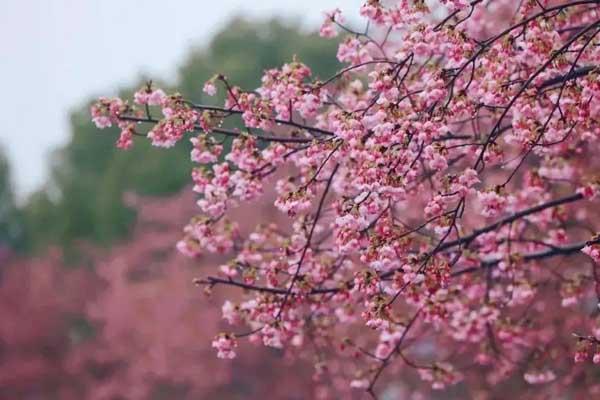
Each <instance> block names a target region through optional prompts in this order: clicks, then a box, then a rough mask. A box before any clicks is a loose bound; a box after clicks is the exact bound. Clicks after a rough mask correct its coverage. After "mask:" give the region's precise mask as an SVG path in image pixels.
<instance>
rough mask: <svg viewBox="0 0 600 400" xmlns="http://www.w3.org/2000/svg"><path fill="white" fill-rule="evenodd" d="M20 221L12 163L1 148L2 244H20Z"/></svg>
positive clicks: (0, 204)
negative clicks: (12, 176) (12, 178)
mask: <svg viewBox="0 0 600 400" xmlns="http://www.w3.org/2000/svg"><path fill="white" fill-rule="evenodd" d="M20 222H21V221H20V214H19V212H18V210H17V207H16V204H15V195H14V189H13V186H12V182H11V175H10V165H9V163H8V159H7V158H6V156H5V154H4V151H2V149H1V148H0V246H10V247H15V246H17V245H18V244H19V242H20V239H21V236H22V229H21V225H22V224H21V223H20Z"/></svg>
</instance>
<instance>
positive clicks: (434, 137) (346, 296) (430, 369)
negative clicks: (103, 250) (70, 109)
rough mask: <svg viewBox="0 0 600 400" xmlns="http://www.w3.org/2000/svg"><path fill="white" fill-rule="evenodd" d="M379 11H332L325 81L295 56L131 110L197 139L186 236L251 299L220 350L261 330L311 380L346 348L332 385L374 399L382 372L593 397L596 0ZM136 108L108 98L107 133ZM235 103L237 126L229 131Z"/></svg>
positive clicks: (230, 305)
mask: <svg viewBox="0 0 600 400" xmlns="http://www.w3.org/2000/svg"><path fill="white" fill-rule="evenodd" d="M383 3H384V2H379V1H373V0H370V1H367V3H366V4H365V5H364V6H363V7H362V8H361V10H360V13H361V15H362V16H363V18H365V20H367V24H366V26H367V28H366V29H365V30H364V31H359V30H353V29H351V28H349V27H347V26H345V25H343V23H344V19H343V17H342V13H341V11H340V10H335V11H332V12H329V13H327V14H326V18H325V22H324V25H323V26H322V27H321V29H320V33H321V35H322V36H324V37H326V38H331V37H335V36H337V35H339V34H340V33H342V32H346V33H348V36H347V37H346V38H345V39H343V40H342V41H341V42H340V44H339V50H338V52H337V59H338V60H339V61H340V62H342V63H344V64H345V67H344V68H343V69H341V70H340V71H339V73H337V74H336V75H334V76H332V77H330V78H329V79H326V80H319V79H315V78H313V77H312V73H311V71H310V69H309V68H308V67H307V66H306V65H304V64H302V63H301V62H299V61H298V60H296V59H294V60H293V61H292V62H290V63H288V64H285V65H283V66H282V67H281V68H275V69H270V70H267V71H266V72H265V74H264V76H263V79H262V84H261V86H260V87H259V88H258V89H256V90H254V91H244V90H243V89H242V88H239V87H236V86H234V85H233V84H232V83H230V82H229V81H228V80H227V78H226V77H224V76H221V75H218V76H217V78H213V79H211V80H209V81H208V82H207V83H206V84H205V86H204V91H205V92H206V93H207V94H210V95H213V94H215V93H216V92H217V88H216V85H219V86H222V89H223V91H224V93H226V99H225V102H224V104H223V106H222V107H215V106H208V105H202V104H192V103H189V102H187V101H184V100H183V99H182V98H181V97H179V96H177V95H172V96H167V95H162V94H161V95H155V93H157V92H158V93H161V92H159V89H152V88H147V89H145V90H147V91H148V92H147V93H145V95H146V96H147V98H148V100H145V99H146V97H144V95H139V96H138V95H136V102H137V103H138V104H140V105H146V104H150V98H153V99H154V98H158V97H160V100H157V101H154V100H153V101H152V103H153V105H154V104H156V105H158V106H159V107H161V108H162V113H163V115H164V118H163V119H161V120H159V121H155V120H153V119H152V118H150V115H148V113H147V112H146V115H145V117H144V116H143V115H142V117H139V116H138V118H137V120H136V121H137V122H142V123H150V124H154V127H153V128H152V130H151V131H150V133H149V135H148V136H149V138H150V139H151V140H152V143H153V144H155V145H157V146H171V145H173V144H175V142H177V141H178V140H180V139H181V138H182V137H183V136H184V134H185V133H187V132H191V131H198V132H200V133H199V136H194V137H193V138H192V143H193V145H194V149H193V151H192V160H193V161H194V162H196V163H197V164H198V167H197V168H195V169H194V171H193V172H192V180H193V183H194V191H196V192H197V193H198V194H199V195H200V199H199V200H198V206H199V209H200V213H201V215H200V216H196V217H194V218H193V219H192V221H191V222H190V224H189V225H188V226H187V227H186V228H185V238H184V239H183V240H182V241H181V242H180V243H179V244H178V247H179V249H180V250H181V251H183V252H184V253H185V254H187V255H190V256H193V257H197V256H200V255H201V254H204V253H211V252H219V253H227V252H233V253H235V254H234V256H233V258H232V260H231V261H230V262H229V263H227V264H226V265H221V266H220V268H219V269H218V271H217V272H215V273H214V274H212V275H209V276H206V277H203V278H199V280H198V281H197V282H198V283H199V284H201V285H206V286H207V287H208V288H213V287H215V286H219V285H224V286H232V287H236V288H239V289H240V290H244V293H245V299H244V300H243V301H241V302H233V301H229V302H227V303H226V304H225V305H224V307H223V314H224V318H225V319H226V320H227V321H228V322H229V323H231V324H232V325H234V326H235V327H233V328H232V331H231V333H228V334H223V335H220V336H218V337H217V339H215V342H214V343H213V344H214V346H215V347H216V348H217V350H218V353H219V357H223V358H232V357H233V356H234V355H235V352H234V351H233V349H234V348H235V345H236V343H237V342H236V340H237V339H239V338H241V337H248V338H249V340H250V341H251V342H257V343H263V344H264V345H266V346H270V347H275V348H282V349H284V351H286V352H287V353H289V354H300V355H302V354H305V353H311V354H313V355H314V357H315V359H317V360H318V361H317V362H316V363H315V369H316V371H317V372H316V373H315V379H326V378H325V377H324V376H325V375H326V374H324V373H322V371H323V369H324V368H326V367H324V365H325V366H326V365H329V364H328V363H333V361H332V360H335V359H339V358H340V357H342V358H344V357H348V358H349V359H350V360H351V365H352V366H353V367H352V370H353V373H349V371H348V370H347V369H344V368H336V369H335V371H334V370H333V367H332V369H331V370H330V375H334V378H331V379H337V378H338V377H339V376H343V377H345V378H347V379H348V381H349V385H351V386H352V387H355V388H360V389H364V390H366V391H368V392H369V393H371V394H372V395H375V393H376V385H379V384H378V381H379V379H384V378H382V377H384V376H385V375H386V374H384V372H385V371H384V370H389V369H391V370H394V371H399V372H400V373H403V374H407V376H411V375H409V374H411V373H413V374H414V376H415V377H417V378H418V379H420V380H421V382H422V383H420V384H416V385H415V393H421V394H422V393H423V391H426V390H430V389H432V390H444V389H446V388H447V387H449V386H453V385H464V386H466V387H467V388H475V387H483V386H486V385H487V386H486V387H488V390H489V391H493V390H495V389H494V387H495V385H497V384H498V383H500V382H503V381H507V380H509V379H511V378H515V377H518V379H519V381H520V382H521V383H522V384H523V385H535V387H537V388H538V390H540V391H543V390H548V392H540V393H542V394H541V395H540V396H542V397H543V393H553V395H554V393H556V391H558V390H561V391H563V392H564V393H575V392H577V391H580V393H584V392H586V391H587V392H588V393H599V392H600V387H598V386H597V385H594V384H593V383H589V384H587V383H586V384H582V385H581V386H580V387H574V386H573V385H571V382H573V377H574V376H582V377H587V378H581V379H579V380H578V382H593V379H594V378H593V376H595V375H594V374H597V370H594V369H593V366H589V365H587V364H586V361H587V360H588V358H590V357H591V358H593V361H594V362H596V358H598V357H596V356H590V354H592V352H593V350H590V349H589V348H588V347H590V346H595V344H594V343H593V342H594V341H593V340H584V341H579V342H580V343H583V344H579V345H578V344H577V343H576V342H577V341H576V340H573V333H577V332H579V331H581V332H582V333H586V332H588V331H590V330H591V331H594V330H597V329H598V326H600V321H597V320H595V319H594V317H590V316H589V315H590V313H591V312H590V308H592V309H593V308H595V304H597V303H598V302H599V301H600V270H598V268H600V267H599V266H598V265H597V264H598V261H600V250H599V249H600V244H599V243H600V238H599V237H598V236H596V235H595V234H594V233H593V232H594V224H595V223H596V221H597V220H598V207H595V204H594V203H595V201H596V197H597V196H596V192H597V191H598V190H597V186H598V185H597V183H596V182H597V178H596V177H595V176H594V171H595V170H597V168H598V167H599V165H598V163H599V162H598V161H597V158H596V157H594V155H595V153H596V152H597V151H598V146H599V145H600V128H599V126H600V125H599V124H598V122H600V113H598V111H600V85H599V84H598V73H597V71H598V67H599V64H598V63H599V61H600V46H598V45H599V44H600V42H599V40H598V38H597V35H598V34H599V33H600V6H599V5H598V2H597V1H592V0H587V1H586V0H582V1H577V2H564V3H563V2H554V1H548V0H540V1H523V2H512V1H509V0H475V1H471V2H467V1H463V0H446V1H440V2H439V4H438V5H437V6H435V7H433V6H432V8H429V7H428V5H427V4H426V3H427V2H412V1H407V0H398V1H394V2H389V3H391V4H387V2H385V3H386V4H385V5H384V4H383ZM153 96H154V97H153ZM125 104H126V103H125V102H123V101H122V100H113V101H110V102H107V100H104V99H101V100H100V102H99V103H98V104H97V105H96V106H94V108H93V110H92V114H93V117H94V120H95V121H96V123H97V125H98V126H99V127H104V126H108V125H110V124H112V123H117V122H118V121H131V120H132V119H131V118H128V117H127V116H131V115H138V114H139V113H140V112H141V111H139V110H135V109H129V108H124V107H126V106H125ZM127 107H129V106H127ZM136 113H138V114H136ZM142 114H143V112H142ZM232 116H240V117H241V120H242V121H243V123H244V125H245V126H244V129H243V130H240V129H229V128H226V126H227V121H229V120H231V117H232ZM232 137H233V139H231V141H230V142H229V141H228V140H229V139H228V138H232ZM225 143H231V144H230V145H229V144H227V145H226V144H225ZM271 188H274V192H275V193H273V190H271ZM269 196H270V197H269ZM259 197H266V198H270V199H271V198H272V199H271V201H272V203H273V205H274V208H276V209H278V210H279V211H281V212H282V216H281V219H280V220H278V221H276V222H273V223H268V221H266V222H267V223H265V224H261V225H260V226H257V227H256V229H255V230H253V231H251V232H241V231H240V230H239V229H238V228H237V226H236V224H235V222H234V221H233V220H234V216H235V209H236V206H237V205H238V204H239V203H240V202H249V201H253V200H254V199H257V198H259ZM239 217H240V216H238V218H239ZM241 217H242V218H243V216H241ZM590 231H592V233H590ZM566 260H576V261H566ZM554 310H564V314H563V316H562V317H561V318H555V316H554V315H553V311H554ZM244 326H245V327H246V328H245V329H246V331H244V330H243V328H242V327H244ZM234 332H238V333H234ZM348 336H349V337H350V338H351V339H350V340H351V343H352V345H351V346H349V345H348V343H350V342H347V341H345V339H343V338H344V337H348ZM591 337H594V336H593V335H592V336H591ZM597 339H599V340H600V338H597ZM594 340H596V339H594ZM332 344H334V346H332ZM335 345H337V346H335ZM577 346H580V347H581V348H579V349H577ZM338 347H339V348H344V349H351V351H347V350H345V351H340V352H335V351H332V349H334V348H338ZM573 354H576V356H575V360H576V361H578V363H577V364H575V363H572V362H571V361H572V359H573ZM465 359H467V360H469V361H472V360H475V361H476V362H475V364H477V365H478V366H475V367H473V365H472V364H473V363H472V362H470V363H464V362H461V361H464V360H465ZM599 360H600V358H599ZM392 361H393V362H392ZM580 361H581V363H579V362H580ZM464 364H469V365H470V366H464ZM331 365H333V364H331ZM390 366H392V367H390ZM524 366H525V367H526V368H525V369H524ZM523 371H525V372H523ZM469 382H471V383H475V384H474V385H466V384H467V383H469ZM465 390H467V389H465Z"/></svg>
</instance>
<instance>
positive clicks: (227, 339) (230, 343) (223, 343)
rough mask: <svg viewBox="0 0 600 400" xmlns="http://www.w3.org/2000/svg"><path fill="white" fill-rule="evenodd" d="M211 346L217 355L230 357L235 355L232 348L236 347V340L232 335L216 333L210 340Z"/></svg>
mask: <svg viewBox="0 0 600 400" xmlns="http://www.w3.org/2000/svg"><path fill="white" fill-rule="evenodd" d="M212 347H214V348H215V349H217V352H218V353H217V357H219V358H225V359H232V358H235V357H236V353H235V351H234V349H235V348H236V347H237V341H236V340H235V337H234V336H233V335H229V334H225V333H222V334H220V335H217V337H216V338H215V340H213V342H212Z"/></svg>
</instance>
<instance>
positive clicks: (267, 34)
mask: <svg viewBox="0 0 600 400" xmlns="http://www.w3.org/2000/svg"><path fill="white" fill-rule="evenodd" d="M335 46H336V44H335V43H334V42H332V41H327V40H323V39H320V38H319V37H318V36H316V35H314V34H306V33H302V32H301V31H300V29H299V28H298V26H295V25H294V24H290V23H288V22H286V23H285V24H283V23H281V22H279V21H277V20H271V21H265V22H260V23H256V22H249V21H246V20H244V19H241V18H236V19H233V20H231V21H230V23H228V24H227V25H226V27H225V28H224V29H223V30H222V31H221V32H219V33H217V35H216V36H215V37H214V38H213V40H212V41H211V42H210V43H209V45H208V46H207V47H206V48H197V49H193V50H192V51H191V52H190V54H189V56H188V57H187V59H186V60H185V61H184V63H183V65H182V66H181V67H180V68H179V73H178V78H177V82H176V84H175V85H174V87H175V90H178V91H179V92H181V93H182V94H183V95H184V96H186V97H188V98H190V99H192V100H193V101H204V102H208V101H212V102H215V101H222V97H221V98H217V99H207V98H206V96H203V93H202V86H203V84H204V82H205V81H206V80H208V79H209V78H211V77H212V76H213V75H214V74H215V73H217V72H218V73H223V74H224V75H226V76H227V77H228V78H229V80H230V81H231V82H232V83H233V84H236V85H239V86H241V87H244V88H255V87H257V86H259V84H260V77H261V75H262V72H263V71H264V70H265V69H268V68H273V67H277V66H279V65H280V64H282V63H284V62H287V61H290V60H291V59H292V57H293V56H294V55H297V56H298V57H299V58H300V59H301V60H302V61H304V62H305V63H306V64H307V65H310V66H311V67H312V68H313V73H314V74H315V75H317V76H320V77H327V76H329V75H331V74H333V73H335V71H336V70H337V68H338V64H337V61H336V60H335V59H331V58H329V59H327V58H325V55H329V54H334V52H335ZM292 49H294V51H295V52H296V53H293V52H292ZM145 81H146V79H144V78H140V80H139V84H138V85H135V86H134V87H130V88H124V89H123V90H122V91H121V93H120V95H121V96H122V97H130V96H131V94H132V93H133V91H135V90H137V89H138V88H139V87H141V86H142V85H143V83H144V82H145ZM159 86H161V87H163V88H165V85H164V84H161V85H159ZM89 105H90V104H89V103H87V104H84V105H82V106H81V107H79V108H78V109H76V110H75V111H73V112H72V114H71V139H70V141H69V143H68V144H67V145H66V146H65V147H63V148H62V149H60V150H58V151H57V152H56V153H55V154H54V157H53V163H52V174H51V176H52V178H51V182H49V184H48V185H47V187H46V188H45V189H43V190H40V191H39V192H37V193H34V194H33V195H32V196H31V198H30V199H29V200H28V202H27V204H26V206H25V208H24V210H23V211H24V215H25V228H26V229H25V230H26V243H27V247H28V249H29V250H38V249H42V248H43V247H44V246H46V245H47V244H50V243H54V244H59V245H61V246H63V247H64V248H65V249H69V248H70V247H71V245H72V244H73V242H74V241H76V240H89V241H94V242H97V243H101V244H110V243H111V242H113V241H114V240H116V239H119V238H121V237H123V236H124V235H126V234H127V233H128V231H129V229H130V227H131V225H132V222H133V221H134V220H135V211H134V210H131V209H129V208H127V207H126V205H125V204H124V202H123V195H124V193H126V192H127V191H134V192H137V193H140V194H146V195H167V194H171V193H174V192H177V191H178V190H180V189H181V188H182V187H183V186H185V184H186V183H188V182H189V173H190V170H191V167H192V165H191V162H190V160H189V151H190V145H189V144H188V143H182V144H180V145H178V146H176V147H175V148H173V149H171V150H169V151H164V150H159V149H156V148H152V146H150V145H149V143H148V142H147V141H144V140H136V143H135V145H134V147H133V149H131V150H129V151H121V150H117V149H115V147H114V142H115V140H116V138H117V136H118V131H117V130H116V129H111V130H105V131H99V130H97V129H96V128H95V126H94V125H93V124H92V123H91V121H90V116H89ZM174 153H175V154H174Z"/></svg>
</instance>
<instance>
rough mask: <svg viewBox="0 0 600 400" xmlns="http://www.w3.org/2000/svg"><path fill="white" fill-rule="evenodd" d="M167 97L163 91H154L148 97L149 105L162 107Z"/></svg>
mask: <svg viewBox="0 0 600 400" xmlns="http://www.w3.org/2000/svg"><path fill="white" fill-rule="evenodd" d="M166 97H167V95H166V94H165V92H163V91H162V90H161V89H157V90H154V91H153V92H152V93H150V94H149V95H148V100H147V101H148V105H151V106H160V105H162V103H163V101H164V100H165V98H166Z"/></svg>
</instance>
